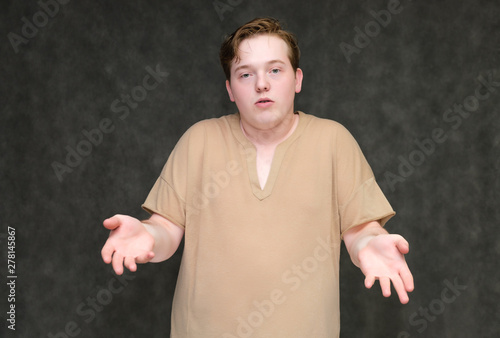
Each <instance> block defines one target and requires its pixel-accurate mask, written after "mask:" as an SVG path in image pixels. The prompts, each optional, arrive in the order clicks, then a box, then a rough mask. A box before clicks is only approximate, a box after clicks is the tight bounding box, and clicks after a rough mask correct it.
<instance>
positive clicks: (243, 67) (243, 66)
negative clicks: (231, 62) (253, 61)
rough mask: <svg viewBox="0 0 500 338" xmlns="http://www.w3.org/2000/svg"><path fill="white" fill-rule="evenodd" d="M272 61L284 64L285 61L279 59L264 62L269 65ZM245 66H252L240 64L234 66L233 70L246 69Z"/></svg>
mask: <svg viewBox="0 0 500 338" xmlns="http://www.w3.org/2000/svg"><path fill="white" fill-rule="evenodd" d="M273 63H281V64H283V65H285V62H283V61H281V60H279V59H276V60H271V61H268V62H266V65H271V64H273ZM247 68H252V67H251V66H250V65H241V66H238V67H236V68H235V69H234V71H233V72H235V73H236V72H237V71H239V70H242V69H247Z"/></svg>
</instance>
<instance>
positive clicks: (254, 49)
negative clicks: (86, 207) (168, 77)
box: [102, 18, 413, 338]
mask: <svg viewBox="0 0 500 338" xmlns="http://www.w3.org/2000/svg"><path fill="white" fill-rule="evenodd" d="M220 57H221V63H222V66H223V68H224V71H225V73H226V78H227V80H226V88H227V92H228V94H229V98H230V99H231V101H233V102H235V103H236V106H237V107H238V111H239V113H238V114H233V115H228V116H223V117H221V118H218V119H210V120H205V121H201V122H199V123H197V124H195V125H194V126H192V127H191V128H190V129H189V130H188V131H187V132H186V133H185V134H184V135H183V136H182V138H181V139H180V140H179V142H178V144H177V145H176V147H175V149H174V150H173V151H172V153H171V155H170V157H169V159H168V161H167V163H166V165H165V167H164V169H163V171H162V173H161V175H160V177H159V178H158V180H157V182H156V183H155V185H154V187H153V189H152V190H151V192H150V194H149V196H148V197H147V199H146V201H145V203H144V205H143V207H144V209H145V210H147V211H149V212H150V213H151V214H152V216H151V218H150V219H149V220H147V221H143V222H140V221H139V220H137V219H134V218H132V217H129V216H124V215H116V216H114V217H112V218H110V219H107V220H105V221H104V226H105V227H106V228H107V229H110V230H111V233H110V237H109V239H108V240H107V242H106V244H105V245H104V247H103V249H102V257H103V259H104V261H105V262H106V263H112V266H113V268H114V270H115V272H116V273H117V274H121V273H123V266H125V267H127V268H128V269H129V270H130V271H136V269H137V265H136V264H137V263H146V262H160V261H163V260H165V259H168V258H169V257H170V256H171V255H172V254H173V253H174V252H175V251H176V249H177V247H178V245H179V243H180V241H181V239H182V237H183V236H185V247H184V252H183V257H182V263H181V268H180V272H179V277H178V283H177V287H176V292H175V295H174V304H173V311H172V337H203V338H207V337H225V338H229V337H287V338H289V337H315V338H316V337H338V335H339V330H340V329H339V317H340V316H339V295H338V269H339V266H338V265H339V254H340V241H341V240H342V239H343V240H344V242H345V244H346V247H347V250H348V252H349V254H350V256H351V259H352V261H353V263H354V264H356V265H357V266H359V267H360V268H361V270H362V272H363V273H364V274H365V276H366V279H365V285H366V287H368V288H370V287H371V286H372V285H373V284H374V282H375V280H379V282H380V286H381V289H382V293H383V295H384V296H386V297H388V296H389V295H390V293H391V290H390V285H391V282H392V284H393V286H394V288H395V290H396V291H397V293H398V295H399V298H400V301H401V302H402V303H407V302H408V294H407V292H410V291H412V290H413V277H412V275H411V272H410V270H409V269H408V266H407V264H406V262H405V260H404V254H406V253H407V252H408V251H409V245H408V243H407V242H406V241H405V240H404V239H403V238H402V237H401V236H399V235H389V234H388V233H387V232H386V231H385V230H384V229H383V228H382V225H384V224H385V222H387V220H388V219H389V218H390V217H392V216H393V215H394V211H393V210H392V208H391V207H390V205H389V203H388V202H387V200H386V199H385V197H384V195H383V194H382V192H381V191H380V189H379V187H378V185H377V184H376V182H375V179H374V177H373V173H372V171H371V169H370V167H369V166H368V164H367V163H366V160H365V158H364V156H363V154H362V153H361V150H360V149H359V147H358V145H357V143H356V142H355V141H354V139H353V138H352V136H351V135H350V134H349V132H348V131H347V130H346V129H345V128H343V127H342V126H341V125H340V124H338V123H336V122H334V121H330V120H325V119H319V118H316V117H313V116H312V115H308V114H305V113H302V112H296V111H295V110H294V104H293V101H294V97H295V93H299V92H300V90H301V86H302V78H303V74H302V70H301V69H300V68H299V67H298V61H299V49H298V46H297V42H296V40H295V38H294V37H293V35H291V34H290V33H288V32H286V31H284V30H282V29H281V27H280V24H279V22H277V21H276V20H274V19H269V18H264V19H255V20H253V21H251V22H249V23H247V24H246V25H244V26H242V27H240V28H239V29H238V30H236V32H235V33H233V34H232V35H230V36H229V37H228V38H227V39H226V41H225V42H224V43H223V45H222V47H221V53H220Z"/></svg>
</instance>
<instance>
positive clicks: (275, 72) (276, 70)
mask: <svg viewBox="0 0 500 338" xmlns="http://www.w3.org/2000/svg"><path fill="white" fill-rule="evenodd" d="M279 72H281V70H280V69H278V68H273V69H271V73H273V74H278V73H279Z"/></svg>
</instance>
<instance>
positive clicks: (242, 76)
mask: <svg viewBox="0 0 500 338" xmlns="http://www.w3.org/2000/svg"><path fill="white" fill-rule="evenodd" d="M240 77H241V78H242V79H246V78H248V77H250V74H248V73H245V74H241V75H240Z"/></svg>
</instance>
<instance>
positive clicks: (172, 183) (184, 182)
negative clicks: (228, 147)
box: [142, 123, 204, 228]
mask: <svg viewBox="0 0 500 338" xmlns="http://www.w3.org/2000/svg"><path fill="white" fill-rule="evenodd" d="M203 138H204V128H203V126H202V124H200V123H197V124H195V125H194V126H192V127H191V128H189V129H188V130H187V131H186V133H185V134H184V135H183V136H182V137H181V138H180V139H179V141H178V142H177V144H176V145H175V147H174V149H173V150H172V153H171V154H170V156H169V158H168V160H167V163H166V164H165V166H164V167H163V170H162V172H161V174H160V176H159V177H158V179H157V180H156V182H155V184H154V185H153V188H152V189H151V191H150V192H149V194H148V196H147V198H146V200H145V202H144V203H143V205H142V208H143V209H144V210H146V211H147V212H149V213H151V214H153V213H157V214H159V215H161V216H163V217H165V218H167V219H168V220H169V221H171V222H172V223H174V224H176V225H178V226H180V227H182V228H185V225H186V196H187V194H188V185H189V182H192V181H193V180H194V179H195V178H194V177H193V176H194V175H196V173H197V172H198V171H197V168H198V167H199V166H200V156H201V155H200V154H202V152H203Z"/></svg>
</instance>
